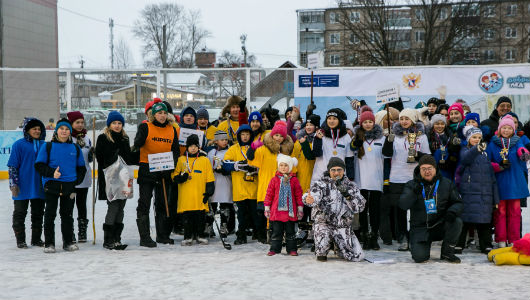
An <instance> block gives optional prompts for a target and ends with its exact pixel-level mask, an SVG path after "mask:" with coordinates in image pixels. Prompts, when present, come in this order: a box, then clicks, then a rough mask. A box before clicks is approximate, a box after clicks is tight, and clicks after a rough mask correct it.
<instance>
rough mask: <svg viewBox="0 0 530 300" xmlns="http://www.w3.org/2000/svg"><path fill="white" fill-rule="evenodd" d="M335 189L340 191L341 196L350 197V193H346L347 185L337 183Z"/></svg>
mask: <svg viewBox="0 0 530 300" xmlns="http://www.w3.org/2000/svg"><path fill="white" fill-rule="evenodd" d="M337 190H338V191H339V192H340V194H341V195H342V197H344V198H346V199H348V198H350V196H351V195H350V194H349V193H348V187H347V186H345V185H342V184H338V185H337Z"/></svg>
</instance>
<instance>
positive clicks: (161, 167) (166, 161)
mask: <svg viewBox="0 0 530 300" xmlns="http://www.w3.org/2000/svg"><path fill="white" fill-rule="evenodd" d="M147 160H148V161H149V172H160V171H168V170H173V169H175V161H174V160H173V152H162V153H155V154H148V155H147Z"/></svg>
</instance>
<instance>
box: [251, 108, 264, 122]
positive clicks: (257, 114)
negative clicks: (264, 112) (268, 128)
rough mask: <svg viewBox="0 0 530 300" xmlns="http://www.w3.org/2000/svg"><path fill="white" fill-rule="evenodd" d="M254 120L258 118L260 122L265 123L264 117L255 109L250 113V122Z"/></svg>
mask: <svg viewBox="0 0 530 300" xmlns="http://www.w3.org/2000/svg"><path fill="white" fill-rule="evenodd" d="M254 120H258V121H259V123H260V124H263V118H262V117H261V114H260V113H259V111H253V112H251V113H250V115H248V124H250V123H251V122H252V121H254Z"/></svg>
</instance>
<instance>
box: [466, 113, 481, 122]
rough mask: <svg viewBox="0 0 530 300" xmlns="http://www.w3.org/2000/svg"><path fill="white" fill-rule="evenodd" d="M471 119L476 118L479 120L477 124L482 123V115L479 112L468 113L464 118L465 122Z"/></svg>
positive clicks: (476, 120) (475, 119)
mask: <svg viewBox="0 0 530 300" xmlns="http://www.w3.org/2000/svg"><path fill="white" fill-rule="evenodd" d="M469 120H474V121H475V122H477V124H480V115H479V114H477V113H468V114H467V115H466V118H465V119H464V124H466V123H467V121H469Z"/></svg>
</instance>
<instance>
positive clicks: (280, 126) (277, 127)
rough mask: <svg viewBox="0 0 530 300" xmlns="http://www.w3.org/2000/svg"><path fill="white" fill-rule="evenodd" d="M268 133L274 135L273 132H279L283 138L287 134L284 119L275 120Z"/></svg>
mask: <svg viewBox="0 0 530 300" xmlns="http://www.w3.org/2000/svg"><path fill="white" fill-rule="evenodd" d="M270 134H271V136H274V135H275V134H280V135H281V136H283V138H285V137H286V136H287V124H286V123H285V122H284V121H276V123H274V127H273V128H272V130H271V133H270Z"/></svg>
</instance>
